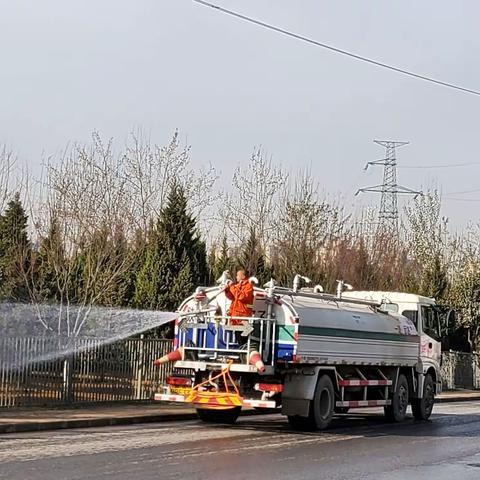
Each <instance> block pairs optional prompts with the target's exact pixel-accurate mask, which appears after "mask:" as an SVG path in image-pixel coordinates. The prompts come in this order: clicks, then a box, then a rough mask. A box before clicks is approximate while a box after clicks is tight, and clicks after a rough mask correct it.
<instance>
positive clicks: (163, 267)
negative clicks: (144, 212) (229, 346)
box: [133, 183, 208, 310]
mask: <svg viewBox="0 0 480 480" xmlns="http://www.w3.org/2000/svg"><path fill="white" fill-rule="evenodd" d="M207 281H208V266H207V252H206V247H205V243H204V242H203V241H202V240H201V239H200V238H199V236H198V234H197V229H196V222H195V219H194V218H193V217H192V215H191V214H190V213H189V212H188V201H187V198H186V196H185V192H184V189H183V188H182V187H181V186H180V185H179V184H177V183H175V184H174V185H173V186H172V188H171V190H170V192H169V195H168V198H167V202H166V206H165V207H164V208H163V210H162V211H161V213H160V217H159V219H158V222H157V225H156V228H155V229H154V231H153V232H152V235H151V236H150V239H149V242H148V246H147V248H146V254H145V259H144V261H143V264H142V266H141V268H140V269H139V271H138V274H137V276H136V281H135V294H134V300H133V303H134V305H135V306H137V307H143V308H152V309H167V310H172V309H175V308H176V307H178V303H179V302H180V301H181V300H182V299H183V298H185V297H186V296H187V295H188V294H190V293H192V290H193V289H194V287H195V286H196V285H204V284H206V283H207Z"/></svg>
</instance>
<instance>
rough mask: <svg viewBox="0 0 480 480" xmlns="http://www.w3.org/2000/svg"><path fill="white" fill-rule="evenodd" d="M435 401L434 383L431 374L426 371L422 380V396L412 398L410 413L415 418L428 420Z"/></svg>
mask: <svg viewBox="0 0 480 480" xmlns="http://www.w3.org/2000/svg"><path fill="white" fill-rule="evenodd" d="M434 403H435V385H434V383H433V378H432V376H431V375H430V374H429V373H427V375H425V380H424V382H423V393H422V398H414V399H413V400H412V413H413V416H414V417H415V419H416V420H428V419H429V418H430V415H431V414H432V410H433V405H434Z"/></svg>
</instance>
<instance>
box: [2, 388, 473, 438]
mask: <svg viewBox="0 0 480 480" xmlns="http://www.w3.org/2000/svg"><path fill="white" fill-rule="evenodd" d="M475 400H480V390H454V391H448V392H444V393H442V394H441V395H439V396H438V397H437V403H446V402H468V401H475ZM242 413H243V414H245V415H252V414H257V413H262V412H261V411H255V410H244V412H242ZM195 418H197V415H196V413H195V410H194V409H193V408H191V407H185V406H182V405H173V404H159V403H138V404H120V405H118V404H117V405H102V406H86V407H72V408H21V409H20V408H16V409H14V408H12V409H0V434H1V433H18V432H34V431H40V430H57V429H62V428H87V427H105V426H110V425H131V424H137V423H153V422H171V421H181V420H192V419H195Z"/></svg>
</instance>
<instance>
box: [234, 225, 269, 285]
mask: <svg viewBox="0 0 480 480" xmlns="http://www.w3.org/2000/svg"><path fill="white" fill-rule="evenodd" d="M238 260H239V263H240V265H241V266H242V267H243V268H245V269H246V270H247V271H248V273H249V274H250V275H255V276H256V277H257V278H258V280H259V281H260V283H261V284H263V283H264V282H266V281H268V280H269V279H270V276H271V275H272V271H271V269H270V268H269V266H268V265H267V262H266V259H265V255H264V253H263V251H262V248H261V246H260V241H259V239H258V237H257V234H256V232H255V229H254V228H252V229H250V235H249V237H248V239H247V241H246V243H245V246H244V248H243V251H242V253H241V255H240V257H239V259H238Z"/></svg>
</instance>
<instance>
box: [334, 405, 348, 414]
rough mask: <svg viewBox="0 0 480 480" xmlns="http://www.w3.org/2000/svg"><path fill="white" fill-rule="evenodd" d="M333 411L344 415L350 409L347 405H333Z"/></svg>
mask: <svg viewBox="0 0 480 480" xmlns="http://www.w3.org/2000/svg"><path fill="white" fill-rule="evenodd" d="M333 411H334V412H335V413H337V414H339V415H345V414H347V413H348V412H349V411H350V408H349V407H335V408H334V409H333Z"/></svg>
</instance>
